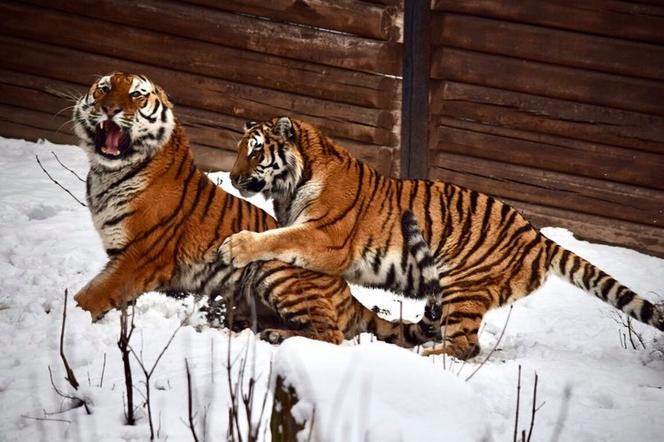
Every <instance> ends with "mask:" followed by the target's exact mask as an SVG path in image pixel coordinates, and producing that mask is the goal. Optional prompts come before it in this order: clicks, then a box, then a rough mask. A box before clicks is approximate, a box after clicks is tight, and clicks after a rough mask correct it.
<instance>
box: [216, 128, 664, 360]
mask: <svg viewBox="0 0 664 442" xmlns="http://www.w3.org/2000/svg"><path fill="white" fill-rule="evenodd" d="M231 179H232V182H233V184H234V185H235V186H236V187H237V188H238V189H239V190H240V192H241V193H242V194H244V195H246V196H248V195H251V194H254V193H256V192H261V193H262V194H264V195H265V196H266V197H269V198H272V199H273V201H274V207H275V212H276V214H277V219H278V220H279V223H280V225H281V226H282V227H280V228H277V229H274V230H270V231H268V232H263V233H255V232H240V233H238V234H235V235H233V236H232V237H231V238H229V239H228V240H226V242H225V243H224V245H223V246H222V248H221V250H220V254H221V256H222V257H223V259H224V260H227V261H232V262H233V263H234V264H235V265H238V266H242V265H246V264H248V263H249V262H251V261H253V260H260V259H280V260H284V261H288V262H294V263H296V264H297V265H299V266H302V267H305V268H309V269H312V270H316V271H319V272H325V273H329V274H341V275H343V276H344V277H346V278H347V279H348V280H349V281H350V282H353V283H357V284H362V285H368V286H377V287H382V288H386V289H390V290H393V291H397V292H402V293H406V294H408V293H413V292H418V290H419V289H418V287H419V286H421V284H422V281H421V279H420V278H418V276H419V275H417V273H416V272H415V271H414V269H415V270H416V269H417V266H414V265H413V262H412V255H413V252H412V251H411V252H409V247H408V239H407V237H406V236H405V235H404V234H403V232H402V231H401V230H400V227H399V225H400V214H401V213H403V212H404V211H409V212H412V213H413V214H414V215H415V217H416V218H417V219H418V220H419V222H420V227H421V230H422V233H423V236H424V240H425V245H427V246H428V247H429V248H430V249H431V251H432V254H433V258H432V259H433V262H434V263H435V267H436V270H437V271H436V273H437V275H438V278H439V282H440V286H442V287H444V299H443V301H442V306H443V319H442V324H443V325H444V326H445V327H444V329H445V331H444V332H443V333H442V334H443V335H444V336H445V342H444V343H443V345H442V346H440V347H438V348H435V349H434V350H432V352H442V351H445V352H447V353H450V354H452V355H454V356H457V357H459V358H468V357H472V356H474V355H476V354H477V353H478V352H479V343H478V336H477V334H478V330H479V327H480V323H481V321H482V318H483V317H484V314H485V313H486V312H487V311H488V310H489V309H492V308H495V307H499V306H501V305H505V304H507V303H510V302H512V301H515V300H517V299H519V298H521V297H523V296H526V295H528V294H530V293H532V292H533V291H534V290H535V289H537V288H538V287H539V286H541V285H542V283H543V282H544V280H545V279H546V277H547V276H548V275H549V274H552V273H553V274H557V275H559V276H561V277H563V278H564V279H566V280H567V281H569V282H571V283H572V284H574V285H576V286H578V287H580V288H581V289H583V290H585V291H587V292H589V293H591V294H593V295H595V296H597V297H598V298H599V299H601V300H603V301H604V302H607V303H609V304H611V305H613V306H614V307H616V308H618V309H620V310H622V311H623V312H625V313H626V314H628V315H630V316H631V317H633V318H635V319H637V320H639V321H641V322H644V323H646V324H649V325H651V326H653V327H656V328H657V329H659V330H664V314H663V313H662V310H661V309H660V308H658V307H656V306H655V305H653V304H652V303H651V302H649V301H647V300H645V299H643V298H641V297H640V296H638V295H637V294H636V293H634V292H633V291H631V290H630V289H629V288H627V287H625V286H623V285H622V284H620V283H619V282H618V281H616V280H615V279H614V278H612V277H611V276H609V275H608V274H606V273H605V272H603V271H602V270H600V269H599V268H597V267H596V266H594V265H592V264H591V263H589V262H588V261H586V260H584V259H583V258H581V257H579V256H577V255H575V254H574V253H572V252H570V251H568V250H565V249H564V248H563V247H561V246H559V245H558V244H555V243H554V242H553V241H551V240H549V239H548V238H546V237H544V236H543V235H542V234H541V233H540V232H539V231H538V230H537V229H535V228H534V227H533V226H532V225H531V224H530V223H529V222H528V221H526V220H525V219H524V218H523V216H521V214H520V213H519V212H518V211H516V210H515V209H513V208H511V207H509V206H508V205H506V204H504V203H502V202H501V201H498V200H496V199H494V198H492V197H490V196H488V195H485V194H482V193H478V192H475V191H472V190H469V189H466V188H463V187H459V186H455V185H452V184H448V183H445V182H442V181H429V180H399V179H393V178H388V177H385V176H382V175H380V174H379V173H377V172H376V171H375V170H373V169H372V168H371V167H370V166H368V165H366V164H364V163H362V162H361V161H359V160H357V159H355V158H353V157H352V156H351V155H350V154H349V153H348V151H347V150H346V149H344V148H343V147H341V146H339V145H338V144H336V143H335V142H333V141H332V140H331V139H330V138H329V137H327V136H325V135H324V134H323V133H321V132H320V131H319V130H317V129H316V128H315V127H313V126H311V125H310V124H308V123H306V122H302V121H297V120H292V119H290V118H288V117H277V118H273V119H272V120H269V121H265V122H261V123H255V124H252V125H250V127H248V128H247V130H246V132H245V135H244V137H243V138H242V139H241V140H240V142H239V144H238V156H237V159H236V162H235V164H234V166H233V169H232V171H231ZM230 247H232V249H233V254H232V256H231V255H230V254H229V248H230ZM415 252H417V250H415Z"/></svg>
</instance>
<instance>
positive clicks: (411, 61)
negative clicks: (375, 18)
mask: <svg viewBox="0 0 664 442" xmlns="http://www.w3.org/2000/svg"><path fill="white" fill-rule="evenodd" d="M430 12H431V11H430V10H429V4H428V3H427V2H406V7H405V10H404V29H405V34H404V48H405V53H404V59H403V83H402V89H403V105H402V108H401V109H402V112H401V177H402V178H413V179H424V178H426V177H427V175H428V171H429V159H428V154H429V149H428V146H429V81H430V80H429V70H430V57H431V54H430V41H429V38H430V37H429V35H430V29H429V25H430V18H431V17H430Z"/></svg>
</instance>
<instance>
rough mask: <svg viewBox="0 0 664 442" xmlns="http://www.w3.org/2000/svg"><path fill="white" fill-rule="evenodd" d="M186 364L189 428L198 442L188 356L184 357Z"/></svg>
mask: <svg viewBox="0 0 664 442" xmlns="http://www.w3.org/2000/svg"><path fill="white" fill-rule="evenodd" d="M184 366H185V369H186V371H187V410H188V414H189V429H190V430H191V435H192V436H193V437H194V442H198V436H196V428H195V427H194V415H193V413H192V408H193V406H192V401H191V373H190V372H189V362H188V361H187V358H184Z"/></svg>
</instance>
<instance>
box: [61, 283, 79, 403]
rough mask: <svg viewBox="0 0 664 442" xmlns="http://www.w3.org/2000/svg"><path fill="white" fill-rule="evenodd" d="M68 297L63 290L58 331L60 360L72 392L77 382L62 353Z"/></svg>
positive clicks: (76, 386) (76, 388)
mask: <svg viewBox="0 0 664 442" xmlns="http://www.w3.org/2000/svg"><path fill="white" fill-rule="evenodd" d="M68 295H69V291H68V290H67V289H65V302H64V306H63V307H62V328H61V329H60V358H62V363H63V364H64V366H65V371H66V372H67V377H65V379H67V382H69V383H70V384H71V386H72V387H74V390H78V385H79V383H78V380H77V379H76V376H75V375H74V371H73V370H72V369H71V367H69V363H68V362H67V358H66V357H65V352H64V339H65V323H66V322H67V296H68Z"/></svg>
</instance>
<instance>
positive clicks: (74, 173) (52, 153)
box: [51, 151, 85, 183]
mask: <svg viewBox="0 0 664 442" xmlns="http://www.w3.org/2000/svg"><path fill="white" fill-rule="evenodd" d="M51 155H53V156H54V157H55V160H56V161H57V162H58V164H60V165H61V166H62V167H63V168H64V169H65V170H67V171H69V172H70V173H71V174H72V175H74V176H75V177H76V178H78V180H79V181H80V182H82V183H85V180H84V179H83V178H81V177H80V176H79V174H77V173H76V172H75V171H74V170H73V169H70V168H69V167H67V166H65V164H64V163H63V162H62V161H60V158H58V156H57V155H56V154H55V152H53V151H51Z"/></svg>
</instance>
